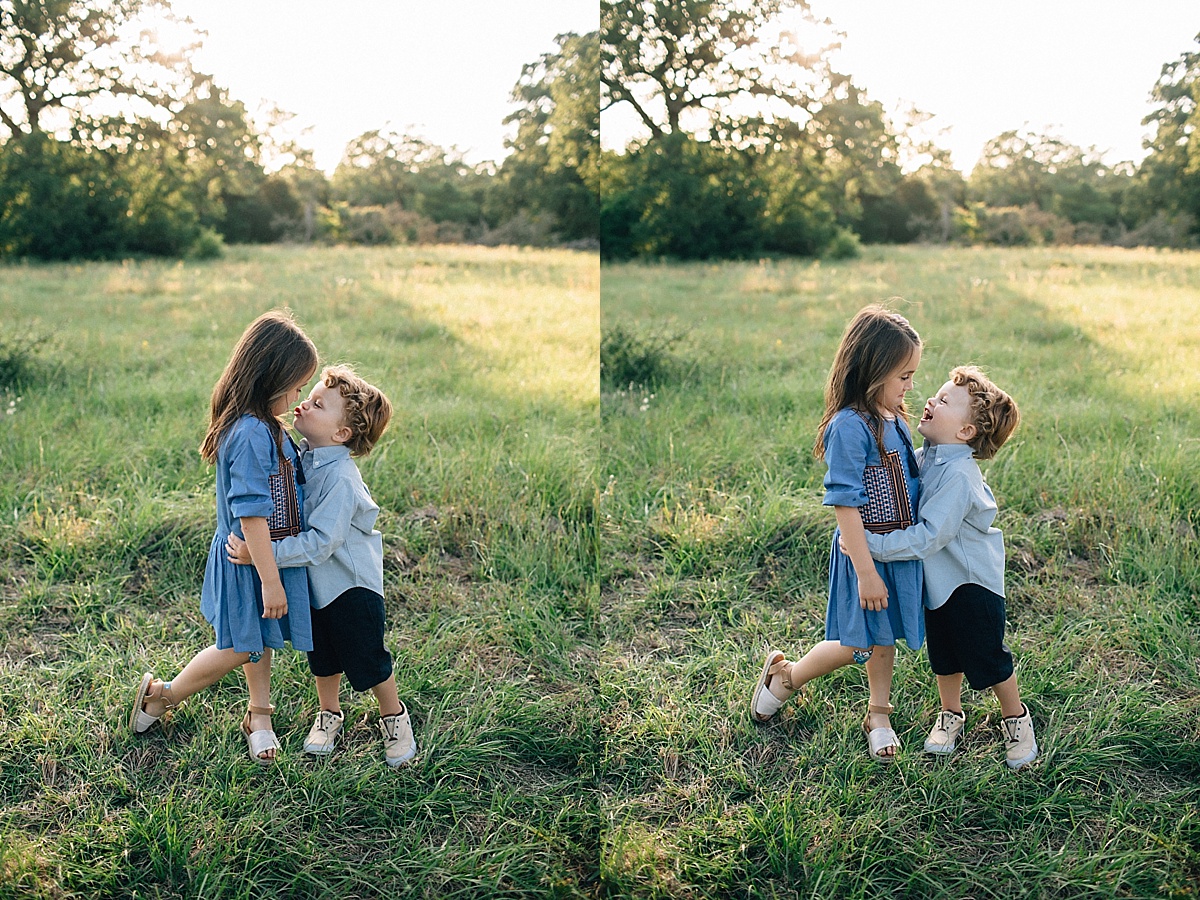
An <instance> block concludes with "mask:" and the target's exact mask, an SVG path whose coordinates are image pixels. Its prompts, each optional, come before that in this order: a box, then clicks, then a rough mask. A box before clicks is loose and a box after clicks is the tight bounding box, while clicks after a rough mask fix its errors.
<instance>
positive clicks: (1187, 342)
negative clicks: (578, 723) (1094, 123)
mask: <svg viewBox="0 0 1200 900" xmlns="http://www.w3.org/2000/svg"><path fill="white" fill-rule="evenodd" d="M889 298H902V299H893V300H892V302H893V304H894V306H895V307H896V308H897V309H899V310H900V311H902V312H903V313H904V314H905V315H906V316H908V317H909V319H910V320H911V321H912V322H913V324H914V325H915V327H916V328H917V329H918V330H919V331H920V332H921V334H922V336H923V337H924V339H925V341H926V350H925V354H924V358H923V361H922V364H921V370H920V372H919V373H918V376H917V380H918V387H917V390H916V392H915V393H916V396H915V397H913V401H914V404H913V405H914V407H916V408H919V404H920V403H923V402H924V399H925V398H926V397H927V396H929V395H930V394H931V393H932V392H933V391H935V390H936V389H937V387H938V386H939V385H940V384H941V383H942V382H943V381H944V380H945V378H946V372H947V371H948V369H949V368H950V367H952V366H953V365H956V364H959V363H967V362H972V363H977V364H980V365H982V366H983V367H984V368H985V369H987V370H988V371H989V372H990V373H991V374H992V375H993V377H994V378H995V379H996V380H997V381H998V383H999V384H1001V385H1002V386H1003V387H1005V388H1006V389H1008V390H1009V391H1010V392H1011V393H1012V394H1013V395H1014V396H1015V397H1016V398H1017V400H1018V402H1019V403H1020V405H1021V408H1022V412H1023V414H1024V420H1023V425H1022V427H1021V429H1020V430H1019V431H1018V433H1017V435H1016V436H1015V438H1014V439H1013V441H1012V442H1010V444H1009V445H1007V446H1006V447H1005V448H1004V449H1003V450H1001V452H1000V454H999V456H998V457H997V458H996V459H995V460H994V461H992V462H990V463H985V471H986V474H987V477H988V480H989V483H990V484H991V485H992V487H993V489H994V490H995V492H996V494H997V496H998V499H999V502H1000V507H1001V513H1000V519H999V522H998V524H999V525H1000V527H1002V528H1003V529H1004V531H1005V536H1006V544H1007V549H1008V557H1009V572H1008V579H1007V584H1008V612H1009V632H1008V642H1009V644H1010V646H1011V647H1012V648H1013V651H1014V654H1015V656H1016V658H1017V661H1018V677H1019V680H1020V685H1021V688H1022V693H1023V695H1024V699H1026V701H1027V702H1028V705H1029V707H1030V708H1031V710H1032V712H1033V716H1034V720H1035V723H1036V726H1037V729H1038V737H1039V743H1040V744H1041V745H1042V755H1041V758H1040V759H1039V760H1038V761H1037V762H1036V763H1035V764H1034V765H1032V766H1030V767H1027V768H1026V769H1024V770H1021V771H1020V772H1016V773H1014V772H1009V771H1008V770H1007V769H1006V768H1005V766H1004V765H1003V750H1002V747H1001V745H1000V740H999V735H998V731H997V725H998V715H999V710H998V707H997V705H996V703H995V700H994V699H993V698H992V697H991V696H990V693H989V692H984V693H975V692H968V695H967V697H966V710H967V716H968V730H967V733H966V740H965V742H964V745H963V746H962V748H961V749H960V751H959V752H958V753H957V754H955V755H954V756H953V757H952V758H950V759H947V760H934V759H931V758H929V757H924V756H923V755H922V754H921V752H920V745H921V743H922V741H923V739H924V736H925V733H926V732H927V730H928V728H929V726H930V724H931V722H932V719H933V717H934V716H935V714H936V711H937V708H938V706H937V695H936V690H935V688H934V684H933V678H932V676H931V675H930V674H929V672H928V669H927V664H926V662H925V659H924V654H923V652H905V650H904V649H903V647H902V648H901V650H900V652H899V654H898V662H897V671H896V678H895V683H894V690H893V702H894V703H895V704H896V707H897V708H896V713H895V714H894V716H893V718H892V721H893V724H894V725H895V727H896V729H897V731H898V732H899V734H900V738H901V741H902V743H903V750H902V753H901V754H900V757H899V760H898V761H897V762H896V764H895V765H893V766H890V767H884V766H879V765H876V764H874V763H873V762H872V761H871V760H869V759H868V757H867V755H866V746H865V741H864V739H863V737H862V734H861V732H860V730H859V723H860V722H861V719H862V715H863V713H864V712H865V703H866V689H865V678H864V677H863V674H862V672H860V671H857V670H855V669H852V668H848V669H844V670H840V671H839V672H837V673H835V674H834V675H832V676H830V677H828V678H825V679H822V680H821V681H820V682H818V683H815V684H814V685H812V686H811V687H810V689H809V690H808V691H807V693H806V695H805V697H804V698H803V699H802V700H801V701H800V702H798V703H794V704H790V705H789V707H788V708H787V709H786V710H785V712H784V713H782V714H781V716H780V720H779V721H778V723H777V724H774V725H772V726H769V727H765V728H764V727H758V726H755V725H754V724H752V722H751V720H750V716H749V710H748V703H749V695H750V691H751V688H752V686H753V683H754V680H755V678H756V677H757V675H758V671H759V666H760V665H761V660H762V655H763V653H764V651H765V650H766V648H767V647H768V646H773V647H781V648H782V649H784V650H786V651H788V652H789V654H792V655H793V656H794V655H798V654H799V653H801V652H803V650H805V649H806V648H807V647H808V646H810V645H811V644H812V643H813V642H814V641H817V640H820V639H821V638H822V637H823V616H824V609H825V590H826V585H825V577H824V576H825V571H826V565H827V557H828V553H829V540H830V535H831V533H832V531H833V527H834V523H833V519H832V514H831V513H830V512H829V511H828V510H826V509H824V508H822V506H821V502H820V501H821V493H822V490H821V479H822V476H823V472H824V469H823V465H821V464H820V463H819V462H818V461H816V460H814V459H813V458H812V455H811V448H812V444H813V438H814V428H815V426H816V423H817V421H818V420H819V418H820V413H821V407H822V389H823V384H824V379H825V376H826V373H827V371H828V367H829V363H830V361H831V359H832V356H833V351H834V349H835V347H836V344H837V341H838V339H839V337H840V334H841V330H842V328H843V327H844V326H845V323H846V322H847V321H848V320H849V318H850V317H851V316H852V315H853V313H854V312H855V311H857V310H858V309H859V308H860V307H862V306H863V305H866V304H867V303H873V302H881V301H887V300H888V299H889ZM601 308H602V326H603V329H604V331H605V333H606V334H607V333H610V332H617V333H620V334H622V335H625V336H627V337H626V338H625V339H624V341H623V344H622V346H630V345H633V346H641V347H643V348H649V352H650V353H651V354H652V355H655V356H654V359H653V360H652V362H653V363H654V366H653V370H654V371H656V372H660V373H667V374H666V375H665V376H663V377H658V378H656V379H654V381H653V383H651V384H645V385H638V384H632V385H631V384H629V383H627V382H626V381H625V380H624V379H623V378H621V377H620V373H619V372H618V373H614V374H613V375H612V376H608V373H606V376H608V377H606V378H605V381H604V382H603V383H604V387H603V389H602V391H603V392H602V399H601V408H602V428H603V434H602V440H603V448H604V449H603V455H602V462H601V466H600V468H599V476H600V478H599V480H600V481H601V482H602V483H603V485H604V488H603V489H602V492H601V495H600V498H599V503H598V506H597V511H598V522H599V541H600V548H601V552H600V557H599V559H600V565H601V584H602V592H601V604H600V615H599V627H600V642H601V647H602V650H601V656H600V660H599V664H598V666H597V684H598V687H597V701H598V703H599V705H600V706H601V708H602V709H603V710H604V711H605V715H604V720H603V721H604V728H605V731H604V740H605V748H604V753H603V758H602V765H601V777H602V783H603V785H604V798H603V801H602V808H603V815H604V821H605V823H606V829H605V831H604V833H603V835H602V847H601V871H602V876H603V878H604V879H605V883H606V884H607V885H608V887H609V889H610V891H611V892H612V893H613V894H614V895H631V896H643V897H713V896H744V897H793V896H802V897H847V898H860V897H861V898H865V897H876V896H889V895H890V896H898V897H910V896H911V897H935V898H948V900H949V898H964V897H972V898H1009V897H1038V898H1042V897H1046V898H1049V897H1054V898H1065V897H1078V898H1085V897H1086V898H1092V897H1130V898H1134V897H1136V898H1143V897H1186V896H1194V895H1195V891H1196V889H1197V885H1198V884H1200V787H1198V783H1200V751H1198V750H1197V742H1198V741H1200V724H1198V723H1200V665H1198V663H1197V660H1198V659H1200V637H1198V634H1200V628H1198V625H1200V615H1198V613H1197V594H1196V585H1197V583H1198V580H1200V551H1198V549H1197V547H1198V544H1197V541H1196V530H1197V527H1198V526H1200V518H1198V515H1197V512H1196V509H1197V502H1196V501H1197V491H1198V488H1197V485H1200V463H1198V462H1197V450H1198V449H1200V447H1198V445H1197V435H1200V411H1197V408H1196V397H1197V396H1200V374H1198V373H1200V340H1198V338H1200V255H1197V254H1194V253H1188V254H1182V253H1159V252H1154V251H1141V250H1138V251H1120V250H1101V249H1096V250H1088V249H1076V250H1058V249H1054V250H1024V251H1000V250H983V251H980V250H953V249H951V250H941V249H926V248H896V249H886V250H881V249H877V248H876V249H870V250H868V251H866V252H865V253H864V256H863V257H862V258H861V259H859V260H855V261H852V262H846V263H837V264H830V263H828V262H820V263H818V262H805V261H782V262H780V261H763V262H759V263H734V264H723V265H704V264H692V265H668V264H662V265H638V264H631V265H614V266H607V267H605V269H604V272H603V278H602V300H601ZM663 334H670V335H673V336H675V338H674V339H673V341H672V343H670V345H664V344H663V343H661V342H659V343H657V344H656V343H654V341H653V339H652V338H653V336H654V335H663ZM628 335H633V338H632V339H631V338H629V337H628ZM639 335H642V336H649V338H647V339H645V340H641V341H640V343H639V341H638V336H639ZM611 359H613V357H610V360H611Z"/></svg>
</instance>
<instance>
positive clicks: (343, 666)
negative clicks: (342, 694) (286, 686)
mask: <svg viewBox="0 0 1200 900" xmlns="http://www.w3.org/2000/svg"><path fill="white" fill-rule="evenodd" d="M383 623H384V615H383V598H382V597H380V596H379V595H378V594H377V593H375V592H374V591H371V590H368V589H367V588H361V587H356V588H350V590H348V591H346V592H345V593H344V594H340V595H338V598H337V599H336V600H334V601H333V602H332V603H330V604H329V605H328V606H323V607H321V608H320V609H314V610H313V611H312V630H313V649H312V650H311V651H309V654H308V668H309V670H310V671H311V672H312V673H313V674H314V675H316V676H317V677H318V678H325V677H328V676H330V675H342V674H345V676H346V680H347V681H349V682H350V686H351V687H352V688H354V689H355V690H356V691H366V690H370V689H371V688H373V687H375V685H377V684H380V683H382V682H384V681H387V680H388V677H389V676H390V675H391V674H392V655H391V654H390V653H388V652H387V648H386V647H384V646H383Z"/></svg>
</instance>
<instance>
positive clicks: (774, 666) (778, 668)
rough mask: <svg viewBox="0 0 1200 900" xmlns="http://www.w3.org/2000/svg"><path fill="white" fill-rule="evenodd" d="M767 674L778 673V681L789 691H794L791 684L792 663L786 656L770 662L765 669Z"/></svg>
mask: <svg viewBox="0 0 1200 900" xmlns="http://www.w3.org/2000/svg"><path fill="white" fill-rule="evenodd" d="M767 675H768V677H769V676H773V675H778V676H779V680H780V682H782V683H783V686H784V687H785V688H787V689H788V690H789V691H794V690H795V689H796V688H795V686H794V685H793V684H792V663H790V662H788V661H787V657H782V658H780V659H779V660H778V661H776V662H773V663H771V665H770V667H769V668H768V669H767Z"/></svg>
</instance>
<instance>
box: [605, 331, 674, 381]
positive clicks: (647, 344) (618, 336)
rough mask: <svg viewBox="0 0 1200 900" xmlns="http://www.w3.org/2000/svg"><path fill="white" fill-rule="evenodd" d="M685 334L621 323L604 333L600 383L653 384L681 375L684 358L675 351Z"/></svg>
mask: <svg viewBox="0 0 1200 900" xmlns="http://www.w3.org/2000/svg"><path fill="white" fill-rule="evenodd" d="M683 336H684V335H683V334H682V333H671V332H665V331H662V330H657V329H655V330H641V331H635V330H633V329H630V328H625V327H623V326H621V325H614V326H613V327H611V328H606V329H604V330H603V332H602V334H601V335H600V382H601V384H603V385H605V386H607V387H608V388H610V389H616V388H624V387H628V386H629V385H631V384H636V385H643V386H647V387H653V386H655V385H659V384H662V383H664V382H666V381H670V380H672V379H674V378H677V377H678V375H679V371H680V360H679V359H678V358H677V357H676V356H675V355H674V354H672V352H671V350H672V349H673V348H674V347H675V345H676V344H678V343H679V341H680V340H681V339H682V338H683Z"/></svg>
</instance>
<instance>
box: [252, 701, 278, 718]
mask: <svg viewBox="0 0 1200 900" xmlns="http://www.w3.org/2000/svg"><path fill="white" fill-rule="evenodd" d="M246 710H247V711H248V712H249V713H251V714H252V715H256V716H270V715H273V714H274V713H275V704H274V703H272V704H269V705H268V706H254V705H253V704H251V705H250V706H247V707H246Z"/></svg>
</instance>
